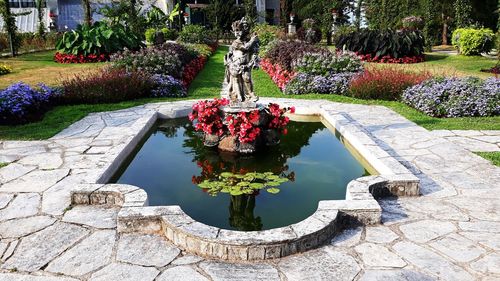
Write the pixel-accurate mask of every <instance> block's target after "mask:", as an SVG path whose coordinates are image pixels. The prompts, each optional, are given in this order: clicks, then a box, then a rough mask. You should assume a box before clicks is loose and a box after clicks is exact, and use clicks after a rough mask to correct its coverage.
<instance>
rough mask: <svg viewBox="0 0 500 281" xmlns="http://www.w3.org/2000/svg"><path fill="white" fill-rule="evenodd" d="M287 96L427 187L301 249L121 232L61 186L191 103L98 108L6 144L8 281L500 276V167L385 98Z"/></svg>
mask: <svg viewBox="0 0 500 281" xmlns="http://www.w3.org/2000/svg"><path fill="white" fill-rule="evenodd" d="M266 101H268V100H265V101H264V102H266ZM274 101H276V100H274ZM279 102H281V103H287V104H294V105H295V106H297V107H299V106H303V107H304V106H305V107H313V106H321V107H323V108H324V109H327V110H334V111H339V112H344V113H345V114H348V116H349V118H351V119H352V120H354V121H356V122H358V123H359V124H361V125H363V126H364V127H365V129H366V131H367V132H368V133H369V134H371V137H372V138H373V139H375V140H376V142H377V144H378V145H379V146H381V147H382V148H383V149H384V150H386V151H387V152H388V153H389V154H390V155H393V156H394V157H396V158H397V159H398V160H399V161H400V162H401V163H403V164H404V165H405V166H406V167H408V168H409V169H410V170H411V171H412V172H413V173H414V174H415V175H417V176H418V177H419V178H420V180H421V183H422V186H421V192H422V196H420V197H408V198H399V199H398V198H388V199H384V200H382V201H380V202H379V203H380V204H381V206H382V207H383V224H382V225H378V226H371V227H357V228H351V229H347V230H345V231H344V232H342V233H341V234H340V235H337V236H336V237H332V241H331V243H329V244H328V245H324V246H323V247H321V248H319V249H316V250H312V251H309V252H306V253H304V254H298V255H294V256H289V257H286V258H282V259H279V260H273V261H271V262H259V263H238V264H236V263H235V264H232V263H225V262H219V261H215V260H205V259H202V258H200V257H197V256H193V255H189V254H186V253H183V252H182V251H180V250H179V249H177V248H176V247H174V246H173V245H172V244H170V243H169V242H168V241H166V240H164V239H163V238H161V237H158V236H153V235H139V234H117V232H116V216H117V212H118V209H115V208H103V207H96V206H76V207H74V208H67V202H68V200H69V193H68V191H67V190H66V189H65V188H64V187H65V186H68V185H77V184H80V183H87V182H88V183H95V182H96V181H97V180H98V179H99V177H101V175H102V172H103V170H104V169H106V168H107V165H108V163H109V161H110V159H112V158H115V157H117V153H118V152H119V151H121V150H122V149H123V147H124V146H125V144H126V143H127V142H128V141H130V139H131V138H133V135H134V132H135V131H137V130H138V129H139V128H137V126H136V125H135V124H137V122H138V120H139V119H141V118H142V116H143V115H144V114H145V113H148V112H149V113H150V112H151V111H155V110H158V111H160V112H161V113H162V114H165V115H169V108H172V107H176V108H179V107H183V108H186V109H187V110H189V106H190V105H191V103H192V102H189V101H183V102H177V103H163V104H150V105H146V106H140V107H136V108H132V109H127V110H121V111H116V112H107V113H98V114H91V115H89V116H88V117H86V118H84V119H83V120H81V121H79V122H77V123H75V124H73V125H72V126H70V127H69V128H68V129H66V130H64V131H63V132H61V133H60V134H58V135H57V136H56V137H54V138H52V139H50V140H46V141H34V142H19V141H4V142H1V143H0V162H9V163H11V164H9V165H8V166H6V167H4V168H1V169H0V238H1V240H0V281H17V280H29V281H59V280H68V281H69V280H107V281H108V280H119V281H125V280H134V281H135V280H141V281H148V280H500V195H499V194H500V168H497V167H495V166H493V165H492V164H490V163H489V162H488V161H486V160H484V159H483V158H481V157H479V156H476V155H474V154H473V153H471V152H470V151H468V150H467V149H465V148H463V147H461V146H459V145H457V144H455V143H454V142H452V141H450V140H449V138H447V137H446V136H444V137H443V136H440V135H438V134H437V133H431V132H429V131H427V130H425V129H423V128H421V127H419V126H417V125H415V124H414V123H412V122H409V121H408V120H406V119H405V118H403V117H401V116H400V115H398V114H396V113H394V112H393V111H391V110H389V109H387V108H384V107H379V106H365V105H349V104H337V103H329V102H324V101H299V100H285V99H281V100H279Z"/></svg>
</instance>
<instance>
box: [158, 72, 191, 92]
mask: <svg viewBox="0 0 500 281" xmlns="http://www.w3.org/2000/svg"><path fill="white" fill-rule="evenodd" d="M152 80H153V83H154V87H153V89H152V90H151V95H150V96H151V97H155V98H158V97H185V96H187V92H186V88H184V86H183V85H182V82H181V81H179V80H177V79H175V78H174V77H172V76H170V75H161V74H155V75H153V77H152Z"/></svg>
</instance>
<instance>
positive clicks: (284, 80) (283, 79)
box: [260, 59, 296, 90]
mask: <svg viewBox="0 0 500 281" xmlns="http://www.w3.org/2000/svg"><path fill="white" fill-rule="evenodd" d="M260 67H261V68H262V70H264V71H265V72H266V73H267V74H268V75H269V76H270V77H271V79H272V80H273V82H274V83H275V84H276V85H277V86H278V87H279V88H280V89H281V90H283V88H285V86H286V84H288V82H290V80H292V79H293V78H294V77H295V75H296V73H295V72H293V71H288V70H286V69H284V68H282V67H281V66H280V65H279V64H272V63H271V62H270V61H269V60H267V59H262V60H261V61H260Z"/></svg>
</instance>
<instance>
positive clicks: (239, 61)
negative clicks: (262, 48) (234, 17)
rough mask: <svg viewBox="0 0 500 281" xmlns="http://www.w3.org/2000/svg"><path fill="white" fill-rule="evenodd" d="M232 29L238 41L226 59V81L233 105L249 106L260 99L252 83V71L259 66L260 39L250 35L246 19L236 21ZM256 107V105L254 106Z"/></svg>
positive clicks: (230, 48) (232, 46)
mask: <svg viewBox="0 0 500 281" xmlns="http://www.w3.org/2000/svg"><path fill="white" fill-rule="evenodd" d="M232 29H233V32H234V35H235V36H236V39H235V40H234V41H233V43H232V44H231V46H230V47H229V52H228V53H227V54H226V56H225V57H224V65H225V66H226V77H225V81H226V82H227V84H228V93H229V99H230V100H231V105H232V106H235V105H240V106H241V105H247V106H248V105H249V104H251V103H255V102H256V101H257V100H259V98H258V97H257V96H256V95H255V93H254V89H253V82H252V69H253V68H257V67H258V65H259V59H258V56H257V54H258V52H259V39H258V37H257V35H256V34H252V36H251V37H250V38H249V35H250V26H249V24H248V22H247V21H246V19H245V18H242V19H241V20H239V21H235V22H234V23H233V24H232ZM254 106H255V105H254Z"/></svg>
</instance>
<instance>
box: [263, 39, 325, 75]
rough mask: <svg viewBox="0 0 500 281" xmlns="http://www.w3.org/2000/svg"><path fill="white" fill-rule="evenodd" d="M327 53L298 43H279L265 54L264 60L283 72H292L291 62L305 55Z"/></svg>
mask: <svg viewBox="0 0 500 281" xmlns="http://www.w3.org/2000/svg"><path fill="white" fill-rule="evenodd" d="M322 52H325V53H327V52H329V51H328V50H327V49H326V48H322V47H319V46H315V45H309V44H304V43H303V42H298V41H279V42H277V43H276V45H274V46H273V48H272V49H270V50H269V51H268V52H267V55H266V57H265V58H266V59H268V60H269V62H270V63H272V64H278V65H280V66H281V67H282V68H283V69H284V70H287V71H292V70H293V66H292V64H293V62H294V61H296V60H297V59H299V58H301V57H302V56H303V55H304V54H305V53H322Z"/></svg>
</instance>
